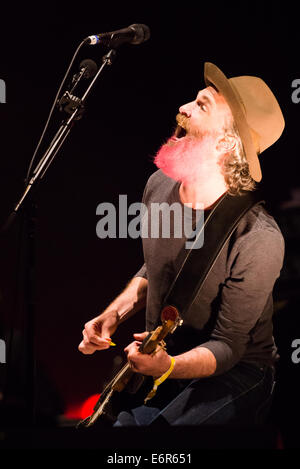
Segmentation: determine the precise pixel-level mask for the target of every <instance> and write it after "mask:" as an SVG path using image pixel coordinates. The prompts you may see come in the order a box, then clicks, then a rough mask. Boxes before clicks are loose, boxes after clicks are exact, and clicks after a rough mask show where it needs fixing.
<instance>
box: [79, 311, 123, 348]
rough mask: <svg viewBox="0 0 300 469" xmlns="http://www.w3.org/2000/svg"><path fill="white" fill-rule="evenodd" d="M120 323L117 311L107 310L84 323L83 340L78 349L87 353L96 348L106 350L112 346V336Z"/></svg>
mask: <svg viewBox="0 0 300 469" xmlns="http://www.w3.org/2000/svg"><path fill="white" fill-rule="evenodd" d="M118 323H119V316H118V313H117V311H106V312H104V313H102V314H100V316H97V317H96V318H94V319H92V320H91V321H89V322H87V323H86V324H85V325H84V329H83V331H82V335H83V340H82V341H81V342H80V344H79V346H78V350H79V351H80V352H82V353H84V354H85V355H89V354H92V353H94V352H95V351H96V350H105V349H108V348H109V347H110V345H109V343H110V336H111V335H112V334H113V333H114V332H115V331H116V329H117V326H118Z"/></svg>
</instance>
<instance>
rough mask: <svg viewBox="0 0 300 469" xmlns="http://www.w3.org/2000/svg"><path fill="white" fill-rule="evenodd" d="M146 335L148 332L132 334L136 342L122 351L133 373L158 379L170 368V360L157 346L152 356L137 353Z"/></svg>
mask: <svg viewBox="0 0 300 469" xmlns="http://www.w3.org/2000/svg"><path fill="white" fill-rule="evenodd" d="M147 335H148V332H143V333H141V334H133V336H134V338H135V339H136V340H135V341H134V342H131V344H129V345H128V346H127V347H126V348H125V349H124V351H125V353H126V354H127V360H128V363H129V365H130V368H131V369H132V370H133V371H135V372H136V373H141V374H143V375H149V376H153V377H155V378H158V377H160V376H161V375H163V374H164V373H165V372H166V371H167V370H168V369H169V368H170V365H171V358H170V356H169V355H168V354H167V352H166V351H165V350H163V349H159V346H158V351H157V352H156V353H155V354H154V355H149V354H147V353H141V352H139V347H140V345H141V343H142V341H143V340H144V339H145V337H147Z"/></svg>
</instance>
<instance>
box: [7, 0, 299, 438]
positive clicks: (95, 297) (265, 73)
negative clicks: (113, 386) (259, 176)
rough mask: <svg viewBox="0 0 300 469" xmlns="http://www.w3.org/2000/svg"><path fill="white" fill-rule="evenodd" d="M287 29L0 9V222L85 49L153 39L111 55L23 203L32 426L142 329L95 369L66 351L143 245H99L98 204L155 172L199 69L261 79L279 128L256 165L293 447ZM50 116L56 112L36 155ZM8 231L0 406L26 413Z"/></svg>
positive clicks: (295, 255) (96, 54) (15, 231)
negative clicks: (275, 278)
mask: <svg viewBox="0 0 300 469" xmlns="http://www.w3.org/2000/svg"><path fill="white" fill-rule="evenodd" d="M298 18H299V12H298V11H297V10H296V7H295V5H294V4H292V5H289V4H288V3H287V2H282V3H279V4H277V3H276V4H275V3H274V4H273V5H272V6H270V5H268V4H267V3H265V2H261V1H260V2H253V1H252V2H247V1H244V2H236V3H234V2H224V3H223V2H222V3H221V4H219V3H215V2H208V3H202V2H197V3H187V2H185V3H184V2H181V3H178V4H174V3H173V2H161V3H156V2H139V3H135V2H110V3H105V4H104V3H103V2H100V1H97V2H96V1H90V2H85V3H79V2H50V1H49V2H43V3H39V4H38V3H37V4H35V3H30V2H27V3H26V5H17V6H16V5H12V6H10V5H9V4H6V5H5V6H3V5H2V6H1V32H0V78H1V79H3V80H5V82H6V91H7V102H6V104H0V122H1V128H0V136H1V139H0V149H1V150H0V155H1V158H0V178H1V180H0V200H1V204H0V216H1V218H0V220H1V224H2V223H4V221H5V220H6V218H7V216H8V215H9V213H10V211H11V210H12V208H13V206H14V204H15V202H16V201H17V200H18V199H19V197H20V195H21V193H22V189H23V184H24V178H25V175H26V171H27V168H28V165H29V161H30V159H31V156H32V154H33V151H34V149H35V146H36V144H37V142H38V139H39V137H40V134H41V132H42V130H43V126H44V124H45V121H46V118H47V116H48V112H49V110H50V107H51V105H52V102H53V99H54V96H55V94H56V91H57V89H58V86H59V84H60V81H61V79H62V77H63V75H64V73H65V71H66V69H67V66H68V64H69V62H70V59H71V57H72V55H73V53H74V51H75V49H76V47H77V46H78V45H79V43H80V42H81V40H82V39H83V38H85V37H86V36H88V35H91V34H96V33H99V32H105V31H111V30H115V29H119V28H123V27H126V26H128V25H130V24H132V23H144V24H147V25H148V26H149V27H150V30H151V39H150V40H149V41H148V42H146V43H144V44H141V45H139V46H134V45H125V46H123V47H122V48H120V49H119V51H118V53H117V56H116V59H115V62H114V64H113V65H112V67H111V68H108V69H106V70H105V72H104V73H103V75H102V76H101V77H100V79H99V81H98V82H97V85H96V87H95V88H94V89H93V91H92V95H91V96H90V98H89V100H88V105H87V112H86V114H85V115H84V118H83V119H82V120H81V121H80V122H77V123H76V125H75V128H74V129H73V130H72V132H71V135H70V136H69V138H68V140H67V141H66V143H65V144H64V147H63V149H62V150H61V151H60V152H59V154H58V156H57V159H56V160H55V162H54V163H53V165H52V166H51V167H50V169H49V171H48V172H47V175H46V177H45V178H44V179H43V181H42V183H41V184H40V186H39V188H38V190H37V192H36V195H35V202H36V204H37V211H36V225H35V227H36V234H35V250H36V263H35V271H34V276H33V278H32V285H33V286H34V301H35V315H36V316H35V320H34V325H35V337H36V358H37V376H38V400H37V406H38V414H39V416H40V418H41V420H42V421H46V422H48V421H49V422H50V421H52V420H51V419H52V418H53V419H55V417H57V416H58V415H61V414H64V413H65V414H68V412H69V415H71V410H72V409H75V408H77V409H78V408H79V407H80V405H81V404H82V403H83V402H84V400H85V399H86V398H87V397H89V396H90V395H92V394H95V393H97V392H100V391H101V389H102V387H103V384H104V383H105V382H106V381H107V380H108V378H109V377H110V376H111V373H112V368H113V366H114V364H116V363H117V360H118V357H119V356H122V357H123V347H124V346H125V345H126V344H127V343H128V342H129V341H130V340H131V334H132V332H133V331H134V330H137V329H141V328H143V318H142V315H141V317H140V318H133V319H131V320H130V321H129V322H128V323H126V324H124V325H123V326H122V330H120V331H118V332H117V334H116V336H114V338H115V342H116V343H117V347H116V348H111V350H109V351H108V352H106V355H105V357H104V356H103V357H102V356H100V354H94V355H92V356H83V355H82V354H80V353H79V352H78V350H77V346H78V344H79V342H80V340H81V331H82V328H83V325H84V323H85V322H86V321H87V320H89V319H91V318H92V317H94V316H95V315H96V314H97V313H98V312H100V311H101V310H102V309H104V308H105V307H106V305H107V304H108V303H109V302H110V301H111V300H112V299H113V298H114V297H115V295H116V294H117V293H119V292H120V291H121V290H122V288H123V287H124V286H125V285H126V283H127V281H128V280H129V279H130V277H131V276H132V275H133V274H134V273H135V272H136V271H137V270H138V268H139V267H140V265H141V263H142V262H143V258H142V246H141V241H140V240H132V239H129V238H128V239H105V240H100V239H98V238H97V236H96V231H95V228H96V223H97V220H98V219H99V217H97V216H96V207H97V205H98V204H99V203H101V202H112V203H115V204H117V203H118V196H119V194H127V195H128V205H129V204H130V203H131V202H136V201H140V200H141V197H142V193H143V187H144V185H145V183H146V181H147V178H148V177H149V175H150V174H151V173H152V172H153V171H154V170H155V167H154V165H153V163H152V156H153V155H154V153H155V152H156V150H157V149H158V148H159V146H160V145H161V144H162V143H163V142H164V140H165V139H166V138H167V137H168V136H170V134H171V131H172V129H173V127H174V123H175V115H176V113H177V111H178V108H179V106H180V105H181V104H183V103H186V102H188V101H191V100H192V99H194V97H195V95H196V93H197V91H198V90H199V89H201V88H203V87H204V80H203V67H204V62H205V61H210V62H213V63H215V64H216V65H218V66H219V67H220V68H221V70H223V72H224V73H225V74H226V75H227V76H228V77H230V76H238V75H255V76H260V77H261V78H263V79H264V80H265V81H266V82H267V83H268V85H269V86H270V88H271V89H272V91H273V92H274V94H275V95H276V97H277V99H278V101H279V103H280V105H281V108H282V111H283V114H284V116H285V119H286V128H285V131H284V133H283V135H282V137H281V139H280V140H279V141H278V142H277V143H276V144H275V145H274V146H272V147H271V148H270V149H268V150H267V151H266V152H265V153H264V154H263V155H262V157H261V164H262V170H263V186H264V189H265V193H266V199H267V204H268V207H269V210H270V211H271V212H272V213H273V214H274V216H275V218H276V219H277V221H278V223H279V224H280V226H281V228H282V230H283V232H284V235H285V238H286V243H287V255H286V264H285V268H284V270H283V274H282V278H281V280H280V281H279V282H278V283H277V288H276V292H275V299H276V311H275V315H274V325H275V335H276V340H277V343H278V347H279V352H280V355H281V362H280V365H279V370H278V386H277V391H276V392H277V394H276V396H275V404H274V409H273V414H272V419H273V421H274V423H275V425H277V426H278V427H279V428H280V431H281V434H282V438H283V440H284V444H285V445H286V446H295V445H297V442H298V438H297V435H298V431H297V427H298V421H299V418H300V412H299V407H298V395H299V376H300V363H299V364H294V363H292V360H291V354H292V352H293V349H292V347H291V343H292V341H293V340H294V339H297V338H300V324H299V319H298V309H299V308H298V280H299V277H300V273H299V272H300V261H299V252H298V241H299V236H300V228H299V212H298V210H300V209H298V208H297V207H295V208H285V209H284V207H283V205H282V204H283V203H284V202H286V201H287V200H288V199H289V198H290V192H291V190H292V189H293V188H295V187H297V186H298V185H299V182H298V138H297V137H298V133H299V130H298V128H299V112H300V104H299V106H298V105H297V104H295V103H293V102H292V99H291V95H292V91H293V89H292V87H291V83H292V81H293V80H294V79H296V78H300V64H299V60H300V59H299V54H298V49H299V48H298V43H299V39H300V38H299V36H300V33H299V28H298ZM106 52H107V49H106V48H104V47H102V46H95V47H92V46H85V47H84V48H83V49H82V50H81V51H80V54H79V56H78V57H77V59H76V61H75V64H74V67H73V68H72V73H75V72H77V71H78V66H79V63H80V62H81V60H82V59H85V58H91V59H93V60H95V61H96V63H97V64H98V65H100V64H101V58H102V56H103V55H104V54H105V53H106ZM62 118H63V116H62V115H61V114H60V113H59V112H58V111H56V112H55V114H54V117H53V121H52V125H51V127H50V132H49V134H47V138H46V141H45V145H44V147H42V149H44V150H45V148H46V147H47V143H49V138H50V136H52V135H53V132H54V130H56V129H57V128H58V125H59V123H60V122H61V119H62ZM41 154H42V153H41V152H40V153H39V156H41ZM20 226H21V218H19V219H17V220H16V221H15V223H14V224H13V225H12V226H11V227H10V229H9V231H8V232H7V233H6V234H5V235H2V237H1V250H0V252H1V260H0V266H1V267H0V276H1V277H0V295H1V303H0V307H1V323H0V328H1V331H2V332H1V335H0V337H3V338H5V339H6V340H7V344H12V346H11V350H12V353H11V354H9V356H8V363H7V364H6V365H1V381H2V388H3V389H5V388H4V386H5V382H8V383H9V388H8V389H9V400H8V404H7V405H8V407H7V408H9V412H12V413H14V412H15V409H18V410H19V409H22V406H23V401H24V396H25V384H24V383H25V382H26V380H24V375H26V374H27V371H26V366H27V365H28V363H27V361H26V360H27V358H26V357H27V355H26V354H27V351H28V344H27V345H26V342H24V338H26V337H28V336H27V335H26V334H25V333H24V331H26V327H27V328H28V319H26V318H27V315H26V314H25V311H24V306H22V305H23V300H24V291H23V290H24V288H23V286H24V282H23V281H22V278H23V277H22V275H24V273H23V272H24V265H26V264H24V262H20V255H21V258H22V256H23V255H24V247H21V246H22V245H21V244H20V241H19V233H20ZM22 266H23V267H22ZM25 274H26V271H25ZM27 278H28V277H27ZM24 318H25V319H24ZM29 327H30V328H31V325H30V324H29ZM11 331H13V334H11ZM8 352H9V350H8ZM7 378H9V379H7ZM16 415H18V416H20V415H23V414H22V412H20V413H19V412H17V413H16ZM43 419H44V420H43ZM17 421H18V420H17ZM20 425H22V421H21V420H20Z"/></svg>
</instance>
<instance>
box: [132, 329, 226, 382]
mask: <svg viewBox="0 0 300 469" xmlns="http://www.w3.org/2000/svg"><path fill="white" fill-rule="evenodd" d="M147 334H148V333H147V332H143V333H142V334H134V337H135V339H136V340H135V341H134V342H132V343H131V344H129V345H128V346H127V347H126V348H125V352H126V354H127V359H128V361H129V363H130V365H131V368H132V370H133V371H135V372H138V373H142V374H144V375H150V376H154V377H158V376H161V375H163V374H164V373H165V372H166V371H167V370H168V369H169V368H170V365H171V357H170V355H168V353H167V352H166V351H164V350H159V351H158V352H157V353H155V354H154V355H147V354H144V353H141V352H139V346H140V344H141V342H142V341H143V339H144V338H145V337H146V336H147ZM174 358H175V366H174V368H173V370H172V373H171V374H170V376H169V377H170V378H177V379H192V378H204V377H206V376H210V375H212V374H213V373H214V372H215V370H216V367H217V362H216V359H215V356H214V354H213V353H212V352H211V351H210V350H208V349H207V348H205V347H197V348H194V349H191V350H189V351H188V352H185V353H182V354H180V355H175V356H174Z"/></svg>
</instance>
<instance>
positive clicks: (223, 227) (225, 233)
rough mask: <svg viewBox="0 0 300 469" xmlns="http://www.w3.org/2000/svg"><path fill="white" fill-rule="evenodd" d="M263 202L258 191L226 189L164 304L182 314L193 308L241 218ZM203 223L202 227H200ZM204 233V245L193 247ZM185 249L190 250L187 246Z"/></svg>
mask: <svg viewBox="0 0 300 469" xmlns="http://www.w3.org/2000/svg"><path fill="white" fill-rule="evenodd" d="M262 202H264V200H263V198H262V196H261V193H260V191H258V190H256V191H254V192H250V191H248V192H245V193H244V194H243V195H241V196H231V195H229V194H228V193H227V192H226V193H225V194H224V195H223V196H222V197H221V198H220V199H219V200H218V202H217V203H216V205H215V206H214V207H213V209H212V210H211V212H210V213H209V215H208V217H207V219H206V221H205V223H204V224H203V222H202V220H201V221H200V222H199V223H198V225H197V229H196V233H197V234H196V238H195V240H194V243H193V245H192V247H191V248H190V249H188V250H187V254H186V255H185V259H184V261H183V263H182V266H181V268H180V270H179V271H178V273H177V275H176V277H175V279H174V281H173V283H172V284H171V287H170V289H169V291H168V293H167V295H166V297H165V300H164V304H163V307H166V306H173V307H175V308H176V309H177V310H178V311H179V314H180V315H183V314H184V313H185V312H186V311H187V310H188V309H189V307H190V306H191V304H192V303H193V301H194V299H195V297H196V295H197V294H198V293H199V292H200V290H201V289H202V287H203V284H204V282H205V280H206V279H207V277H208V274H209V272H210V271H211V269H212V267H213V266H214V264H215V262H216V260H217V258H218V256H219V255H220V253H221V251H222V248H223V247H224V245H225V243H226V241H227V240H228V239H229V238H230V236H231V235H232V233H233V232H234V230H235V228H236V227H237V225H238V223H239V221H240V220H241V218H242V217H243V216H244V215H245V213H247V212H248V210H250V209H251V208H252V207H253V206H254V205H257V204H259V203H262ZM200 223H202V226H199V224H200ZM203 230H204V231H203ZM203 234H204V243H203V246H202V247H201V248H196V249H193V246H197V245H198V244H196V243H197V242H199V237H200V236H203ZM183 249H184V250H186V249H185V246H184V247H183ZM184 254H185V253H184Z"/></svg>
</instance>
